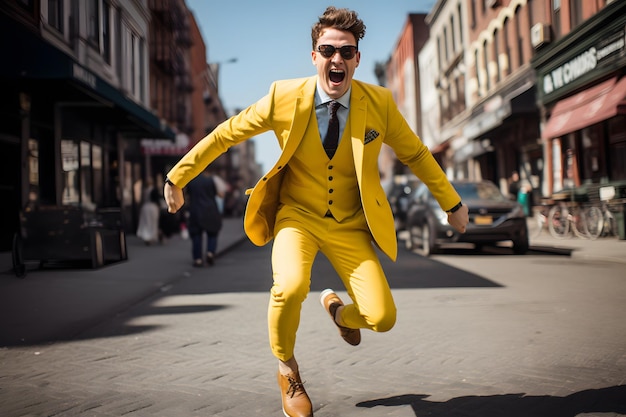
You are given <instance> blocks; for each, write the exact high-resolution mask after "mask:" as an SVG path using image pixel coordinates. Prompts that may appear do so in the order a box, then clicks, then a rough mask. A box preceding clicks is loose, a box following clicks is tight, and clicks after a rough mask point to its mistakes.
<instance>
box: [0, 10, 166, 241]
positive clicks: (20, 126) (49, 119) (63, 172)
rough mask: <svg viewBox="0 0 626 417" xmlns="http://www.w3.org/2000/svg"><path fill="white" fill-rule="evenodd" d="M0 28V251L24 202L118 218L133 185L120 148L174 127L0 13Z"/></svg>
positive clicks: (160, 135)
mask: <svg viewBox="0 0 626 417" xmlns="http://www.w3.org/2000/svg"><path fill="white" fill-rule="evenodd" d="M0 25H1V26H2V34H3V35H2V41H1V42H0V50H2V51H3V53H4V54H5V56H6V57H11V59H10V60H6V62H5V63H4V64H3V65H2V67H1V68H0V88H2V91H3V97H2V100H1V104H0V114H1V115H2V120H3V123H2V124H1V125H0V160H1V163H0V165H2V166H3V173H4V174H5V175H4V176H3V177H4V178H3V179H2V180H0V181H1V183H0V189H2V190H3V199H4V205H3V206H4V207H3V209H2V210H3V211H2V213H0V214H1V215H0V219H1V220H0V222H1V227H0V230H1V233H0V250H10V249H11V239H12V235H13V234H14V233H15V232H16V231H17V230H18V226H19V212H20V210H22V209H23V208H24V206H25V205H27V204H39V205H48V206H63V205H71V206H79V207H81V208H83V209H85V210H95V209H96V208H109V207H112V208H119V209H120V210H121V212H122V216H123V215H124V212H125V211H127V210H126V208H127V207H128V206H129V205H130V204H132V197H131V196H132V183H133V173H132V171H133V168H132V166H129V164H127V163H126V161H125V157H124V152H125V149H126V148H128V147H129V146H130V145H132V144H133V143H135V142H138V141H139V140H140V139H141V138H144V137H151V138H167V139H170V140H174V137H175V135H174V132H173V131H172V130H171V129H170V128H168V127H167V126H165V125H164V124H163V123H161V121H160V120H159V118H158V117H157V116H156V115H155V114H153V113H152V112H151V111H149V110H148V109H146V108H145V107H143V106H142V105H141V104H139V103H137V102H135V101H133V100H132V99H130V98H129V97H128V96H127V95H125V94H124V93H123V92H122V91H120V90H119V89H117V88H115V87H114V86H113V85H112V84H110V83H109V82H107V81H106V80H105V79H103V78H102V77H100V76H99V75H98V74H96V73H95V72H94V71H91V70H90V69H89V68H86V67H84V66H83V65H81V64H80V63H78V62H77V61H75V60H74V58H73V57H72V56H71V55H69V54H67V53H65V52H63V51H62V50H60V49H58V48H56V47H54V46H52V45H51V44H50V43H48V42H47V41H45V40H43V39H42V38H41V37H39V36H38V35H37V34H36V33H35V32H33V31H31V30H29V29H28V28H27V27H25V26H23V25H21V24H19V23H17V22H15V21H14V20H12V19H11V18H8V17H7V16H5V15H4V14H1V13H0ZM9 33H10V36H9V35H7V34H9ZM5 35H6V36H5ZM18 39H19V42H16V40H18Z"/></svg>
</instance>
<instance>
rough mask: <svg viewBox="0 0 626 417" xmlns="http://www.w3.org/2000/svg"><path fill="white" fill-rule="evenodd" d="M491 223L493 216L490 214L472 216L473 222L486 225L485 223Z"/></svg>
mask: <svg viewBox="0 0 626 417" xmlns="http://www.w3.org/2000/svg"><path fill="white" fill-rule="evenodd" d="M492 223H493V217H491V216H476V217H474V224H478V225H486V224H492Z"/></svg>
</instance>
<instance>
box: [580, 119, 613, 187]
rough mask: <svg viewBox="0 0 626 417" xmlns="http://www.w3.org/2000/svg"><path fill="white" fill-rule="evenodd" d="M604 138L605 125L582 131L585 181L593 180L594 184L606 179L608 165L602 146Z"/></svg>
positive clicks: (583, 175) (583, 176) (583, 174)
mask: <svg viewBox="0 0 626 417" xmlns="http://www.w3.org/2000/svg"><path fill="white" fill-rule="evenodd" d="M603 137H604V128H603V124H601V123H600V124H596V125H594V126H591V127H588V128H584V129H582V131H581V146H582V150H583V152H582V161H581V163H582V170H581V171H582V172H581V173H580V174H581V177H582V179H583V181H585V180H591V181H592V182H595V183H597V182H600V180H601V178H603V177H606V175H607V173H606V163H605V161H604V149H603V146H602V143H603Z"/></svg>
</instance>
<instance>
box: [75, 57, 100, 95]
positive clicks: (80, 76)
mask: <svg viewBox="0 0 626 417" xmlns="http://www.w3.org/2000/svg"><path fill="white" fill-rule="evenodd" d="M72 77H74V78H75V79H77V80H80V81H82V82H84V83H85V84H87V85H88V86H89V87H91V88H93V89H94V90H95V88H96V76H95V75H94V74H93V73H91V72H89V71H87V70H86V69H85V68H83V67H81V66H80V65H78V64H76V63H74V65H73V66H72Z"/></svg>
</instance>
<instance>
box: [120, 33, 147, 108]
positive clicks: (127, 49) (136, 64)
mask: <svg viewBox="0 0 626 417" xmlns="http://www.w3.org/2000/svg"><path fill="white" fill-rule="evenodd" d="M123 26H124V25H123ZM121 52H122V59H121V60H122V63H121V65H122V67H123V68H122V71H121V73H122V74H125V78H124V80H123V86H124V88H125V89H126V90H127V91H128V92H129V93H130V94H131V95H132V96H133V97H134V98H135V99H136V100H143V99H144V98H145V95H146V94H145V88H144V85H143V79H144V77H143V74H144V72H145V69H146V67H145V65H146V63H145V62H144V55H145V40H144V39H142V38H141V37H140V36H139V35H138V34H137V33H136V32H134V31H133V30H132V29H131V28H130V27H128V26H125V27H124V29H123V32H122V51H121Z"/></svg>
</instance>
